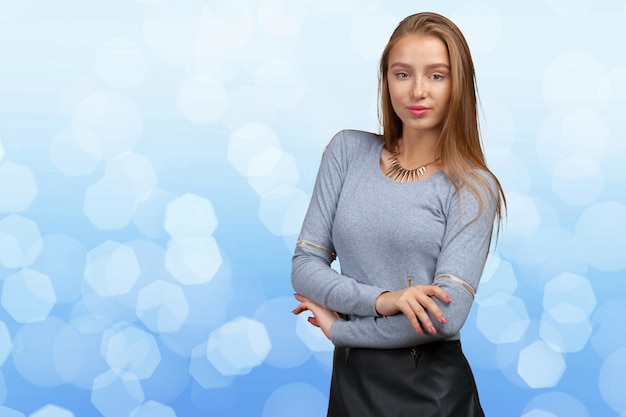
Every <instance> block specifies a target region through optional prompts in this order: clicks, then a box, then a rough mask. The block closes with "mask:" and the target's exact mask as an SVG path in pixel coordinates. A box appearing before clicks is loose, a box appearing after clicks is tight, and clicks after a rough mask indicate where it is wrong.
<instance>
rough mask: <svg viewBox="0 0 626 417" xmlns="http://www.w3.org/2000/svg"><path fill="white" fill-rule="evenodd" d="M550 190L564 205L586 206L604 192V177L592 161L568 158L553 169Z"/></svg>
mask: <svg viewBox="0 0 626 417" xmlns="http://www.w3.org/2000/svg"><path fill="white" fill-rule="evenodd" d="M552 189H553V190H554V192H555V194H556V195H557V196H558V197H559V198H560V199H561V201H563V202H564V203H565V204H567V205H569V206H586V205H589V204H591V203H594V202H595V201H596V200H598V198H599V197H600V195H601V194H602V191H604V177H603V175H602V172H601V171H600V166H599V165H598V164H597V163H596V162H595V161H594V160H591V159H586V158H583V157H580V156H570V157H568V158H566V159H563V160H562V161H561V162H559V163H558V164H557V165H556V166H555V167H554V172H553V176H552Z"/></svg>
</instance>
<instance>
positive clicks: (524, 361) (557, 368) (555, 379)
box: [517, 341, 566, 389]
mask: <svg viewBox="0 0 626 417" xmlns="http://www.w3.org/2000/svg"><path fill="white" fill-rule="evenodd" d="M565 368H566V365H565V360H564V359H563V355H562V354H561V353H559V352H555V351H554V350H553V349H552V348H550V346H549V345H548V344H546V343H545V342H542V341H537V342H534V343H533V344H531V345H529V346H527V347H525V348H524V349H522V351H521V352H520V355H519V361H518V363H517V372H518V373H519V375H520V376H521V377H522V379H523V380H524V381H525V382H526V383H527V384H528V386H529V387H531V388H534V389H536V388H550V387H554V386H556V385H557V384H558V383H559V381H560V379H561V377H562V376H563V373H564V372H565Z"/></svg>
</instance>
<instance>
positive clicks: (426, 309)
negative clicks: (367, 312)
mask: <svg viewBox="0 0 626 417" xmlns="http://www.w3.org/2000/svg"><path fill="white" fill-rule="evenodd" d="M432 297H437V298H438V299H440V300H441V301H442V302H444V303H447V304H449V303H451V302H452V299H451V298H450V296H449V295H448V293H447V292H445V291H444V290H443V289H441V288H440V287H438V286H436V285H415V286H411V287H408V288H404V289H402V290H400V291H393V292H384V293H382V294H381V295H379V296H378V298H376V301H375V303H374V306H375V307H376V311H377V312H378V314H381V315H383V316H391V315H394V314H397V313H402V314H404V315H405V316H406V317H407V318H408V319H409V323H411V326H413V328H414V329H415V331H416V332H418V333H422V334H423V333H424V330H423V329H426V330H428V332H429V333H431V334H436V333H437V329H435V326H434V325H433V322H432V320H431V318H430V316H432V317H435V318H436V319H437V320H438V321H439V322H440V323H442V324H445V323H446V317H445V316H444V315H443V313H442V312H441V310H440V309H439V307H438V306H437V303H435V301H434V300H433V299H432ZM428 313H430V315H429V314H428Z"/></svg>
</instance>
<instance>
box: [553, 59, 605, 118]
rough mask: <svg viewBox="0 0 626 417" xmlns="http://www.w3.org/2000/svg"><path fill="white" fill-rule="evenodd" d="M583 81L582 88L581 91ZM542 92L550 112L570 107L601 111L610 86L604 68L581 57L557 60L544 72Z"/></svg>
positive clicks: (599, 63)
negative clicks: (586, 107)
mask: <svg viewBox="0 0 626 417" xmlns="http://www.w3.org/2000/svg"><path fill="white" fill-rule="evenodd" d="M581 80H585V88H583V89H581V88H580V83H581ZM541 92H542V96H543V99H544V101H545V102H546V104H547V105H548V106H549V107H550V108H551V109H552V110H553V111H560V110H565V109H568V108H569V107H571V106H591V107H592V108H595V109H601V108H603V107H604V106H605V105H606V103H607V101H608V97H609V93H610V83H609V77H608V74H607V72H606V70H605V69H604V66H603V65H602V63H601V62H599V61H598V60H597V59H596V58H594V57H593V56H590V55H586V54H582V53H570V54H564V55H560V56H557V57H556V58H555V59H553V60H552V62H550V64H549V65H548V67H547V68H546V70H545V72H544V74H543V77H542V81H541Z"/></svg>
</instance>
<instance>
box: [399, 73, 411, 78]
mask: <svg viewBox="0 0 626 417" xmlns="http://www.w3.org/2000/svg"><path fill="white" fill-rule="evenodd" d="M408 76H409V74H407V73H406V72H398V73H396V77H397V78H407V77H408Z"/></svg>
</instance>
